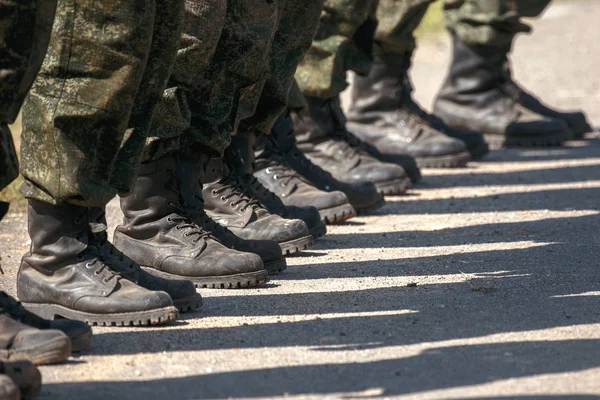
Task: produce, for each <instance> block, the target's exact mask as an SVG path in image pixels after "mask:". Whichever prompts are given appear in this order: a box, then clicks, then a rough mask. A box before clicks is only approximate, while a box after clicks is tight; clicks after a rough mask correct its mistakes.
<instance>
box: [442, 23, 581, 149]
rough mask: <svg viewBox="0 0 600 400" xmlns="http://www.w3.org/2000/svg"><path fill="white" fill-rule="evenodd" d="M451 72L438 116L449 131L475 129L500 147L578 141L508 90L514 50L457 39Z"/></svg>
mask: <svg viewBox="0 0 600 400" xmlns="http://www.w3.org/2000/svg"><path fill="white" fill-rule="evenodd" d="M452 41H453V59H452V65H451V66H450V72H449V74H448V77H447V78H446V81H445V82H444V84H443V86H442V88H441V90H440V92H439V94H438V97H437V99H436V101H435V105H434V112H435V114H436V115H437V116H438V117H440V118H441V119H442V120H443V121H444V122H445V123H446V125H449V126H451V127H454V128H456V129H473V130H477V131H480V132H483V133H484V134H485V137H486V140H488V142H490V143H492V144H494V145H500V146H507V147H510V146H516V147H530V146H558V145H561V144H562V143H563V142H565V141H566V140H569V139H570V138H571V137H572V133H571V131H570V130H569V127H568V126H567V124H566V123H565V122H564V121H563V120H560V119H556V118H550V117H546V116H543V115H540V114H537V113H535V112H533V111H531V110H529V109H527V108H525V107H523V106H522V105H521V104H520V103H519V102H518V101H517V98H515V96H513V95H512V94H511V93H509V91H508V90H506V87H505V83H506V79H505V71H504V65H505V62H506V61H507V54H508V51H509V50H510V49H509V48H505V49H498V48H497V47H491V46H470V45H468V44H467V43H465V42H463V41H462V40H461V39H459V38H458V36H456V35H452Z"/></svg>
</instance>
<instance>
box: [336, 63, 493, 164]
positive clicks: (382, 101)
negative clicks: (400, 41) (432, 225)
mask: <svg viewBox="0 0 600 400" xmlns="http://www.w3.org/2000/svg"><path fill="white" fill-rule="evenodd" d="M411 56H412V53H405V54H384V55H381V56H377V57H375V59H374V63H373V67H372V68H371V71H370V73H369V75H368V76H358V75H357V76H356V77H355V79H354V82H353V84H352V89H351V95H350V103H349V106H348V109H347V111H346V116H347V118H348V123H347V126H348V130H349V131H351V132H352V133H354V134H355V135H356V136H357V137H358V138H359V139H361V140H362V141H364V142H366V143H368V144H370V145H372V146H374V147H375V148H376V149H377V150H378V151H379V152H380V153H381V154H382V155H383V156H384V157H385V160H386V161H392V162H393V160H394V156H395V155H397V154H409V155H411V156H413V157H414V158H415V159H416V160H417V164H418V165H419V167H422V168H426V167H430V168H453V167H464V166H465V165H466V163H467V162H468V161H469V160H470V158H471V157H470V155H469V152H468V150H470V151H471V153H475V154H476V155H477V156H481V155H482V154H485V153H487V151H488V148H487V145H486V143H485V141H484V140H483V136H482V135H481V134H480V133H478V132H472V131H456V130H452V131H451V132H450V130H448V132H446V129H445V127H444V126H443V124H440V123H436V124H433V123H432V122H433V121H434V120H435V118H434V117H433V116H430V115H429V114H427V113H426V112H425V111H424V110H422V109H421V108H420V107H419V106H418V105H417V104H416V103H415V101H414V100H413V98H412V85H411V83H410V80H409V77H408V70H409V68H410V63H411ZM450 136H454V137H456V138H453V137H450Z"/></svg>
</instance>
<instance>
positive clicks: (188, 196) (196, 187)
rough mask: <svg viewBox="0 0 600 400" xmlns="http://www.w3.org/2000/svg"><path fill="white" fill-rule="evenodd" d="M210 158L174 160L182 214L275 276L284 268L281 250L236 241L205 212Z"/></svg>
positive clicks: (261, 243) (268, 244) (264, 242)
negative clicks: (255, 259) (204, 186)
mask: <svg viewBox="0 0 600 400" xmlns="http://www.w3.org/2000/svg"><path fill="white" fill-rule="evenodd" d="M209 159H210V156H208V155H207V154H199V161H193V160H189V159H187V158H185V157H184V156H183V155H181V156H179V157H178V158H177V177H178V180H179V182H180V184H181V196H182V199H183V203H184V205H185V211H186V212H187V213H188V215H189V216H190V218H191V219H192V221H194V222H195V223H196V224H197V225H198V226H200V227H201V228H202V229H203V230H205V231H207V232H210V234H211V235H212V236H214V237H215V238H217V239H218V240H219V241H220V242H221V243H222V244H223V245H225V246H226V247H228V248H230V249H234V250H238V251H242V252H247V253H254V254H256V255H258V256H259V257H260V258H261V260H262V262H263V264H264V266H265V269H266V270H267V271H268V272H269V274H277V273H280V272H282V271H283V270H285V269H286V268H287V262H286V261H285V257H283V255H282V254H281V247H279V244H278V243H277V242H274V241H272V240H244V239H242V238H239V237H237V236H236V235H235V234H234V233H233V232H231V231H230V230H229V229H227V228H225V227H224V226H221V225H219V224H217V223H216V222H215V221H213V220H212V218H210V217H209V216H208V215H207V214H206V212H205V211H204V199H203V198H202V176H203V174H204V171H205V170H206V167H207V166H208V160H209Z"/></svg>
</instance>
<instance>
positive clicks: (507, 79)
mask: <svg viewBox="0 0 600 400" xmlns="http://www.w3.org/2000/svg"><path fill="white" fill-rule="evenodd" d="M504 90H505V92H506V93H507V94H510V95H511V96H512V97H513V98H514V99H516V100H517V102H518V103H519V104H520V105H521V106H523V107H525V108H526V109H528V110H529V111H532V112H534V113H537V114H540V115H543V116H545V117H549V118H555V119H561V120H563V121H565V122H566V123H567V125H568V126H569V129H571V132H572V133H573V137H574V138H575V139H581V138H583V136H584V135H585V134H586V133H589V132H593V131H594V128H592V126H591V125H590V123H589V122H588V121H587V118H586V116H585V114H584V113H583V112H581V111H571V112H566V111H558V110H554V109H552V108H550V107H548V106H547V105H545V104H544V103H542V102H541V101H540V100H538V99H537V98H536V97H535V96H534V95H532V94H530V93H528V92H526V91H525V90H524V89H523V88H521V87H520V86H519V85H518V84H517V83H516V82H515V81H514V80H513V79H512V73H511V71H510V62H508V60H507V62H505V65H504Z"/></svg>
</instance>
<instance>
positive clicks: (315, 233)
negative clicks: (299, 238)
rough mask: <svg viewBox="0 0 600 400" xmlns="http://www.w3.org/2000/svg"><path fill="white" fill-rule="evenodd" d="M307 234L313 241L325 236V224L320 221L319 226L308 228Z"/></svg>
mask: <svg viewBox="0 0 600 400" xmlns="http://www.w3.org/2000/svg"><path fill="white" fill-rule="evenodd" d="M308 233H310V236H312V237H313V239H319V238H322V237H323V236H325V235H326V234H327V225H325V222H323V221H322V220H321V221H320V223H319V225H317V226H313V227H312V228H310V229H309V230H308Z"/></svg>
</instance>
